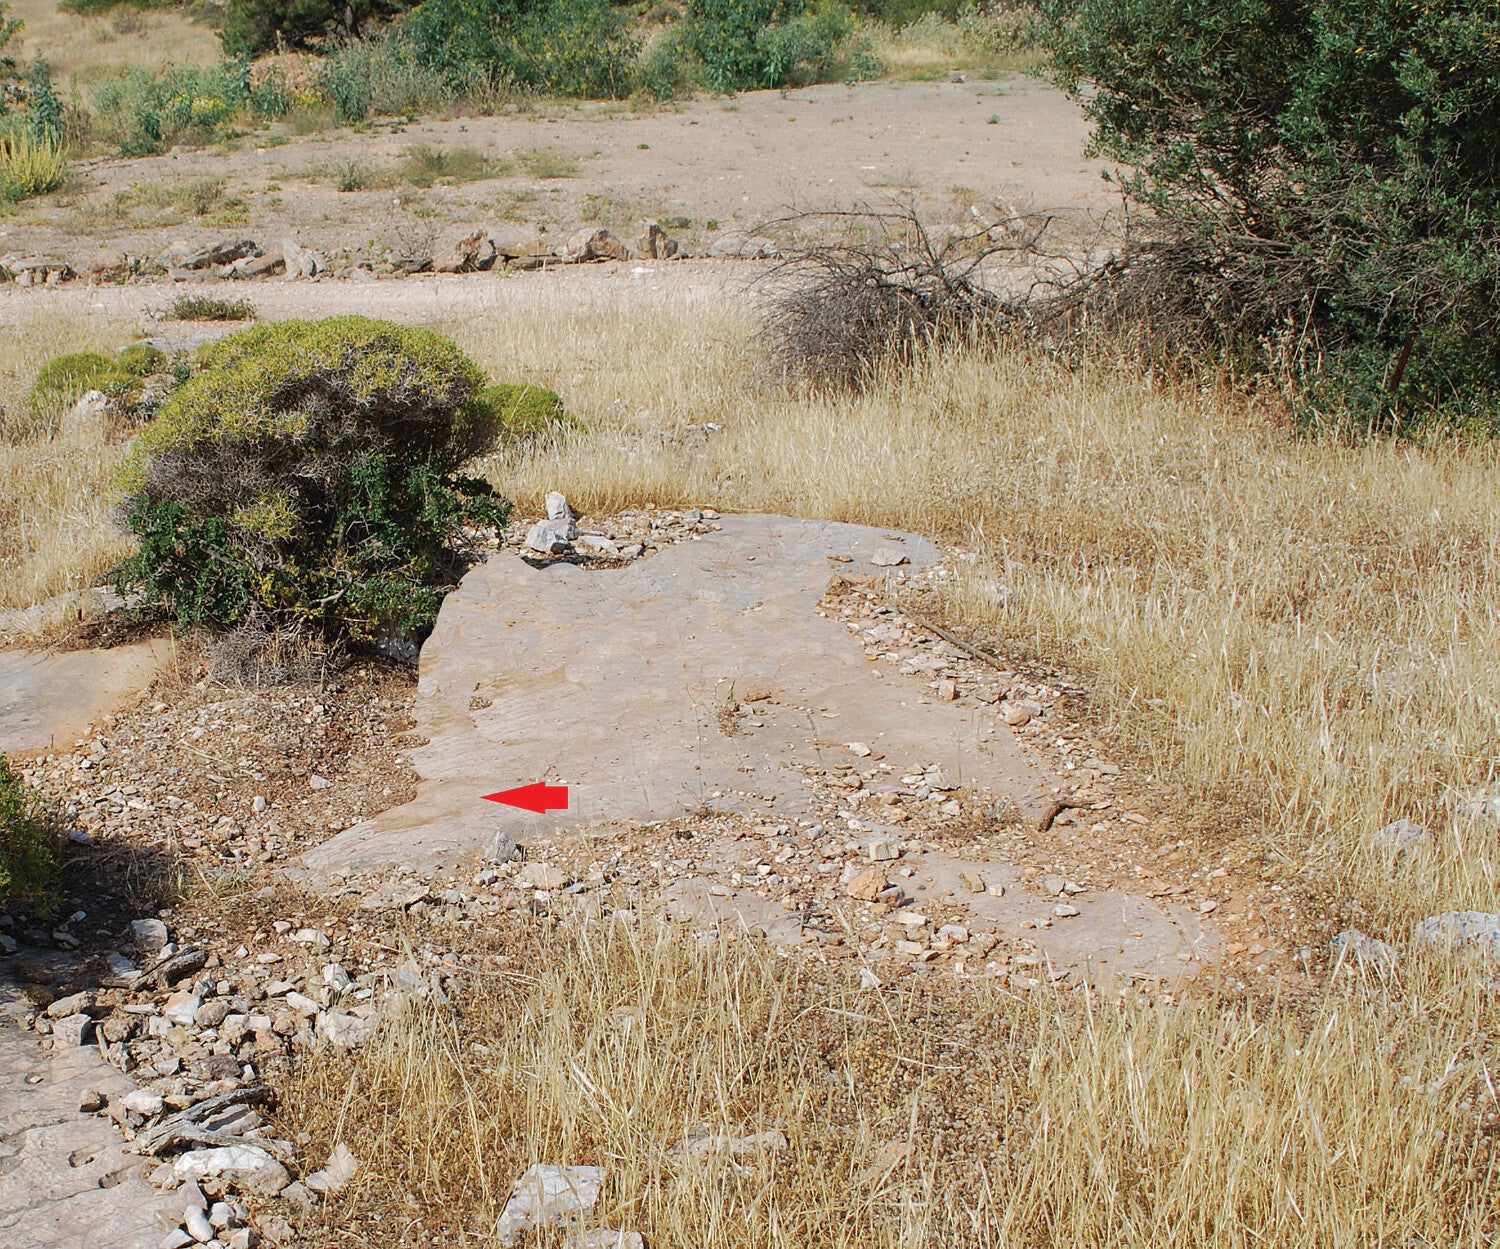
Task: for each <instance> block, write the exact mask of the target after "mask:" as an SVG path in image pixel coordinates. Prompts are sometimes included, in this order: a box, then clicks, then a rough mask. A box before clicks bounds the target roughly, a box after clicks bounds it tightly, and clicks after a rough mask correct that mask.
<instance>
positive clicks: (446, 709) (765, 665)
mask: <svg viewBox="0 0 1500 1249" xmlns="http://www.w3.org/2000/svg"><path fill="white" fill-rule="evenodd" d="M719 523H720V525H721V528H720V529H719V530H717V531H715V532H711V533H707V534H704V535H702V536H701V537H700V538H699V539H698V540H696V541H692V542H682V543H678V544H675V545H672V546H669V547H666V548H664V549H662V550H660V551H658V552H657V553H656V554H655V555H653V556H652V557H651V558H650V559H647V560H641V561H639V562H635V563H631V564H626V565H622V566H619V567H614V568H607V569H597V568H586V567H581V566H578V565H574V564H572V563H567V562H558V563H552V564H548V565H533V564H531V563H528V562H527V561H526V560H524V559H521V558H519V557H518V556H516V555H515V554H512V553H509V552H501V553H499V554H496V555H494V556H492V557H491V558H490V559H489V560H487V561H486V562H485V563H484V564H482V565H480V566H479V567H477V568H475V569H473V570H471V571H470V572H469V574H468V575H467V576H466V577H465V578H464V580H463V582H462V584H461V585H460V587H459V589H458V590H457V591H456V592H455V593H453V594H450V595H449V596H448V598H447V600H446V601H445V602H444V604H443V607H442V611H441V612H440V614H439V617H438V621H437V625H436V628H435V629H434V631H433V633H432V635H431V636H430V637H429V638H428V640H427V642H426V643H425V644H424V646H423V648H422V659H421V667H420V670H419V680H418V693H417V699H416V705H415V708H414V714H415V717H416V720H417V724H416V727H415V731H416V732H417V733H419V734H420V735H421V736H423V737H425V738H427V741H428V744H427V745H425V746H422V747H419V748H418V749H417V750H416V751H414V753H413V760H414V762H415V765H416V768H417V770H418V772H419V774H420V777H421V781H420V784H419V788H418V793H417V797H416V799H415V801H413V802H411V803H408V804H405V805H404V806H400V807H395V808H392V809H390V810H388V811H386V812H384V813H382V814H381V815H379V816H377V817H376V818H375V819H373V820H369V821H365V822H363V823H361V824H357V825H355V826H354V827H352V828H350V829H348V830H346V831H345V832H343V833H341V834H339V835H337V836H336V837H334V838H332V839H331V840H330V841H328V842H326V843H324V844H323V845H322V846H320V847H317V848H316V849H314V850H312V851H310V852H308V853H307V855H306V856H305V857H304V860H303V862H304V864H305V865H306V866H307V867H308V868H310V869H312V870H313V871H315V872H321V871H332V870H338V869H347V868H350V867H356V866H358V867H364V866H384V865H396V864H402V863H407V864H410V865H412V866H413V868H416V869H418V870H424V867H430V866H431V865H432V864H433V863H443V864H449V863H452V862H453V861H454V856H455V855H458V854H474V855H478V854H480V853H482V852H483V850H484V848H485V847H486V846H488V845H489V844H490V842H491V841H492V840H493V839H494V837H495V836H496V834H497V832H504V833H506V834H507V835H510V836H512V837H513V838H514V839H515V840H516V841H518V842H526V841H534V840H535V838H534V836H533V835H532V834H533V833H536V832H540V831H543V830H548V829H554V828H558V829H562V828H569V829H572V828H583V827H588V826H589V825H590V824H592V823H595V822H599V821H606V820H639V821H642V822H646V821H652V820H662V819H676V818H681V817H682V816H683V815H684V814H688V813H691V812H694V811H698V810H701V809H703V808H708V809H714V810H725V811H753V812H755V813H756V814H764V813H765V811H766V810H767V807H768V805H769V804H774V810H775V812H776V813H777V818H778V819H785V818H797V817H801V816H804V815H811V814H813V812H812V809H811V806H810V803H811V796H810V794H809V790H808V787H807V786H805V785H803V784H802V783H801V781H802V778H803V776H804V775H805V771H804V770H805V769H807V768H820V767H826V766H827V760H829V759H830V758H833V757H836V756H835V754H834V752H837V756H841V757H842V758H844V759H847V758H849V756H848V754H847V752H846V748H845V747H844V745H843V743H845V742H848V741H850V740H851V739H853V740H860V741H864V742H868V743H870V744H871V745H872V746H874V747H878V749H879V751H880V753H881V754H882V756H883V757H884V759H885V760H886V761H887V762H888V763H889V764H890V765H891V766H892V767H893V768H895V769H896V772H895V774H896V775H898V776H899V775H902V774H903V773H905V772H909V771H913V770H916V771H925V769H926V768H927V767H928V765H931V764H934V763H936V764H938V765H940V767H941V769H942V773H943V775H944V776H947V777H949V778H952V779H954V781H955V782H956V783H957V782H961V783H962V785H963V787H964V788H966V789H974V788H981V789H985V790H988V791H990V792H992V793H994V794H995V795H996V797H999V798H1005V799H1009V800H1012V801H1015V802H1016V803H1017V804H1018V805H1019V806H1021V807H1022V809H1023V814H1025V813H1026V812H1027V811H1029V810H1031V808H1034V807H1036V806H1037V804H1038V802H1039V801H1040V800H1039V799H1034V795H1035V794H1041V793H1047V792H1049V790H1050V787H1051V786H1052V785H1054V784H1056V783H1057V782H1056V781H1055V780H1054V779H1053V778H1052V777H1050V776H1048V775H1047V774H1045V773H1044V772H1043V771H1041V770H1039V769H1038V768H1036V767H1035V766H1034V765H1033V764H1031V763H1030V762H1028V761H1027V759H1026V758H1025V757H1024V756H1023V754H1022V753H1021V749H1020V747H1019V746H1018V744H1017V743H1016V742H1015V741H1014V739H1013V738H1012V737H1011V735H1010V734H995V735H985V734H982V733H979V732H976V723H975V716H976V715H978V714H980V713H979V712H977V711H976V709H975V708H974V707H972V706H969V707H966V706H965V705H963V704H961V703H957V704H956V703H936V702H933V701H931V700H928V699H925V698H922V697H920V696H919V686H918V683H917V682H916V681H912V682H907V681H906V680H905V679H904V678H902V679H888V680H884V681H875V680H872V679H871V677H870V671H871V668H872V666H873V665H872V663H871V661H870V660H869V659H867V658H866V657H865V653H864V646H863V643H862V642H861V641H860V640H859V639H857V638H854V637H851V635H850V634H849V632H848V630H847V629H845V628H844V627H843V625H842V624H841V623H840V622H839V621H838V620H836V619H830V618H828V617H826V616H820V615H819V614H818V603H819V600H820V599H821V598H822V596H823V594H824V592H825V591H826V589H827V587H828V575H829V574H828V561H827V556H828V553H829V552H831V551H833V552H844V553H849V554H850V555H851V556H852V557H856V558H860V559H864V560H868V559H869V557H870V555H871V554H873V553H874V551H875V550H876V549H878V548H879V547H881V546H884V545H887V544H888V543H889V542H890V541H891V539H890V538H889V537H888V536H887V533H886V532H885V531H883V530H878V529H870V528H865V527H861V526H856V525H841V524H836V523H831V522H826V521H809V520H799V519H794V518H790V517H780V516H725V517H722V518H721V519H720V521H719ZM902 547H903V549H904V550H905V551H906V552H907V555H908V558H909V559H910V560H911V562H912V566H913V567H914V568H920V567H921V566H923V565H925V564H928V563H930V562H931V561H932V560H933V559H935V557H936V554H937V552H936V549H935V548H934V547H933V546H932V544H931V543H930V542H927V541H926V540H925V539H923V538H920V537H918V536H916V535H914V534H911V535H905V536H904V537H903V539H902ZM558 621H567V622H568V627H566V628H559V627H558V626H557V622H558ZM752 687H754V688H763V689H768V690H776V691H777V699H778V701H779V703H780V705H782V706H784V707H787V708H790V709H794V711H795V714H786V715H781V714H773V715H770V716H768V717H767V720H766V724H765V725H764V727H761V728H757V729H756V730H755V732H754V735H753V736H750V735H744V734H741V735H725V734H724V733H721V732H720V731H719V727H718V721H717V718H716V715H717V709H718V708H719V707H720V706H722V705H723V699H724V697H725V695H726V694H727V693H728V691H729V690H731V689H749V688H752ZM621 726H629V731H622V729H621ZM549 766H555V767H556V768H557V773H558V775H559V776H561V777H565V778H566V779H567V782H568V784H569V805H568V809H567V810H565V811H555V812H551V813H549V814H547V815H544V816H536V815H531V814H528V813H525V812H521V811H516V810H513V809H511V808H501V809H498V810H497V809H495V808H494V807H493V805H492V804H488V803H484V802H481V801H479V797H480V796H481V795H483V794H487V793H491V792H493V791H494V790H495V789H497V788H500V787H503V786H506V785H513V784H523V783H526V782H528V781H533V780H535V779H536V778H537V777H538V776H539V775H541V774H543V773H545V772H546V771H547V769H548V767H549ZM481 808H489V810H481ZM1032 818H1035V814H1033V815H1032Z"/></svg>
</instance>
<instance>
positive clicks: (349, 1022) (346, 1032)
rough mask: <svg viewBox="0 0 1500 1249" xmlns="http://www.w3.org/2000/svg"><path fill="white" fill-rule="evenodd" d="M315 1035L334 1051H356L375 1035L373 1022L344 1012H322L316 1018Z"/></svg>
mask: <svg viewBox="0 0 1500 1249" xmlns="http://www.w3.org/2000/svg"><path fill="white" fill-rule="evenodd" d="M317 1034H318V1036H320V1037H321V1038H322V1039H323V1040H325V1041H327V1042H328V1044H329V1045H331V1046H333V1048H334V1049H341V1050H349V1049H357V1048H358V1047H359V1046H361V1045H363V1044H364V1043H365V1042H366V1041H368V1040H369V1039H370V1038H371V1037H372V1036H374V1035H375V1021H374V1020H373V1019H362V1018H360V1016H358V1015H350V1014H346V1013H345V1012H344V1011H337V1010H328V1011H323V1012H322V1013H321V1014H320V1015H319V1016H318V1022H317Z"/></svg>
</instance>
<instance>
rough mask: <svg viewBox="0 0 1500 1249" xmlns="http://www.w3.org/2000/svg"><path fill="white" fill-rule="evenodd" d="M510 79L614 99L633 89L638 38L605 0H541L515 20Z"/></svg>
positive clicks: (623, 15)
mask: <svg viewBox="0 0 1500 1249" xmlns="http://www.w3.org/2000/svg"><path fill="white" fill-rule="evenodd" d="M513 40H514V45H515V49H516V54H517V70H516V72H515V74H514V77H515V78H516V80H517V81H518V82H520V83H522V84H524V85H526V86H535V87H540V88H542V89H543V90H545V91H548V92H551V93H553V94H555V95H570V96H584V97H587V98H591V99H611V98H613V99H618V98H621V97H624V96H627V95H629V94H630V93H631V91H633V90H634V89H635V81H636V62H637V59H638V57H639V56H640V44H639V42H638V41H637V40H636V38H635V36H634V35H633V34H632V33H631V31H630V25H629V18H628V16H627V14H626V13H624V12H622V11H621V10H620V9H617V8H615V7H614V5H613V4H611V3H610V0H546V2H545V3H543V4H541V5H538V6H537V7H536V8H535V9H533V10H532V11H531V12H530V13H528V14H527V15H526V16H525V17H524V18H523V19H522V20H521V21H519V22H518V23H516V26H515V32H514V35H513Z"/></svg>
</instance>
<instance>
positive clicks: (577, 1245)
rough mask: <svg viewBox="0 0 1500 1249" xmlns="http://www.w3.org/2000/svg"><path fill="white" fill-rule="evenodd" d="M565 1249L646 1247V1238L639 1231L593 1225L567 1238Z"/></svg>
mask: <svg viewBox="0 0 1500 1249" xmlns="http://www.w3.org/2000/svg"><path fill="white" fill-rule="evenodd" d="M566 1249H646V1238H645V1237H644V1236H642V1235H641V1234H640V1233H639V1232H626V1231H620V1230H617V1229H615V1228H609V1227H594V1228H590V1229H589V1230H588V1231H586V1232H580V1233H579V1234H578V1236H577V1237H576V1238H574V1239H571V1240H569V1241H568V1242H567V1246H566Z"/></svg>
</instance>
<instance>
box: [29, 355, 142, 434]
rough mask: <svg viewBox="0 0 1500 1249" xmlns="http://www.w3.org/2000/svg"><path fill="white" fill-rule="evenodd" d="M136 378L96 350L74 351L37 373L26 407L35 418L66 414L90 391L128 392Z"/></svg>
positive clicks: (51, 362)
mask: <svg viewBox="0 0 1500 1249" xmlns="http://www.w3.org/2000/svg"><path fill="white" fill-rule="evenodd" d="M134 380H135V377H134V376H133V375H132V374H131V373H129V372H127V371H126V370H125V369H123V368H121V367H120V365H119V363H118V362H117V361H114V360H111V359H110V358H109V357H108V356H104V355H100V354H99V353H98V352H95V351H75V352H71V353H69V354H68V355H65V356H54V357H53V358H52V359H51V360H48V361H47V363H46V364H44V365H42V367H41V368H40V369H38V370H37V375H36V380H35V381H34V382H32V384H31V393H30V394H29V395H28V396H27V398H26V406H27V407H28V408H29V409H30V411H31V414H32V415H33V416H34V417H37V418H47V417H53V416H56V415H58V414H59V413H61V412H65V411H66V410H67V409H68V408H70V407H72V406H73V405H74V404H75V403H77V402H78V401H79V399H81V398H83V396H84V395H86V394H88V392H89V391H91V390H97V391H101V392H103V393H104V394H106V395H109V394H119V393H121V392H123V391H124V390H126V389H128V388H129V387H130V385H131V383H132V382H133V381H134Z"/></svg>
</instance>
